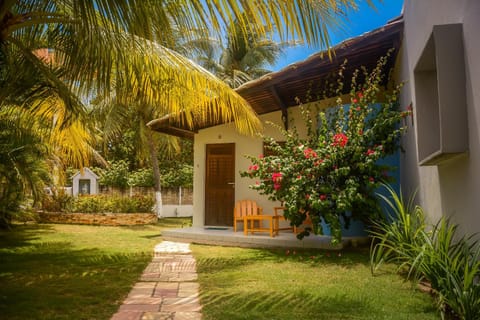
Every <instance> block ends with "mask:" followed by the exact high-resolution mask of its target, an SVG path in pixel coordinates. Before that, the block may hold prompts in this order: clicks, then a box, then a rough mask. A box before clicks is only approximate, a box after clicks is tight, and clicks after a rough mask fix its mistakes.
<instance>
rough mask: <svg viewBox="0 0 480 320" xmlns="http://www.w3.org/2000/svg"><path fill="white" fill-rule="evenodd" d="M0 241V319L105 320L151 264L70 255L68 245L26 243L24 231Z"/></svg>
mask: <svg viewBox="0 0 480 320" xmlns="http://www.w3.org/2000/svg"><path fill="white" fill-rule="evenodd" d="M38 227H39V226H35V228H36V229H35V230H37V231H38V230H40V232H44V231H45V232H49V231H50V229H49V228H48V227H47V228H42V227H40V228H38ZM36 233H37V232H36ZM6 238H7V239H0V244H1V249H0V259H1V263H0V283H1V284H2V285H1V286H0V314H1V315H2V316H1V318H2V319H108V318H110V317H111V315H112V314H113V313H115V312H116V310H117V309H118V305H119V304H120V303H121V301H122V300H123V299H124V297H125V296H126V295H127V294H128V292H129V290H130V288H131V285H132V284H133V283H134V282H135V281H136V280H137V279H138V278H139V276H140V274H141V272H142V271H143V270H144V268H145V267H146V265H147V264H148V262H149V261H150V260H151V255H150V254H121V253H120V254H118V253H115V254H112V253H109V252H105V251H102V250H99V249H82V250H75V249H74V248H73V246H72V243H71V242H68V241H52V242H43V243H28V242H29V241H30V240H32V239H35V236H34V234H33V231H32V230H30V229H28V228H25V229H23V230H22V231H21V232H18V233H17V232H16V233H15V234H10V235H7V236H6ZM4 240H7V241H4ZM5 243H7V244H9V246H8V247H6V246H5V245H4V244H5ZM22 246H23V248H22Z"/></svg>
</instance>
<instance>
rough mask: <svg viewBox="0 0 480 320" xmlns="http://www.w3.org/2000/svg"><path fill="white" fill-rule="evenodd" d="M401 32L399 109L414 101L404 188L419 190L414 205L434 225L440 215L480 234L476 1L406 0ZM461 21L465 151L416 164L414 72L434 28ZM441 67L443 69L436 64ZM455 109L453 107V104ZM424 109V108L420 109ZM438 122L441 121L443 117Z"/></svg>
mask: <svg viewBox="0 0 480 320" xmlns="http://www.w3.org/2000/svg"><path fill="white" fill-rule="evenodd" d="M404 19H405V32H404V39H403V43H402V50H401V52H400V55H399V57H398V61H397V66H398V69H397V70H396V77H397V79H398V80H406V81H407V83H406V85H405V87H404V90H403V92H402V94H401V104H402V106H403V107H405V106H407V105H408V104H410V102H412V103H413V109H414V117H413V121H412V119H408V122H409V132H408V134H407V135H406V136H405V138H404V139H403V146H404V148H405V149H406V153H405V154H403V155H402V161H401V170H402V188H403V190H404V192H405V193H411V192H413V191H414V190H416V189H418V202H419V203H420V204H421V205H422V206H423V207H424V209H425V210H426V211H427V213H428V215H429V217H430V219H431V221H432V222H436V220H438V218H439V217H441V216H442V215H445V216H449V217H452V219H453V220H454V221H455V222H457V223H459V224H460V227H461V230H462V231H463V232H466V233H474V232H479V231H480V131H479V126H480V59H479V58H480V34H479V32H480V1H478V0H456V1H452V0H421V1H419V0H406V1H405V4H404ZM455 23H460V24H462V27H463V46H464V56H463V58H464V61H465V99H466V113H467V120H466V121H465V122H466V123H465V124H464V125H465V126H466V127H467V128H468V129H467V133H468V142H467V143H468V144H467V145H468V152H467V153H465V154H464V155H462V156H460V157H457V158H453V159H451V160H447V161H443V162H441V163H440V164H439V165H434V166H419V165H418V162H419V159H418V144H417V142H418V140H419V137H418V132H419V131H420V132H421V131H422V130H419V126H420V125H422V124H421V123H419V122H418V121H417V120H418V117H417V115H418V114H419V113H421V112H422V110H425V109H422V104H421V103H419V102H420V101H417V99H416V96H415V85H416V84H415V79H414V69H415V66H416V64H417V63H418V60H419V58H420V56H421V54H422V51H423V49H424V47H425V44H426V43H427V40H428V39H429V37H430V35H431V33H432V29H433V26H434V25H445V24H455ZM439 67H440V68H442V66H439ZM452 107H455V106H452ZM423 108H425V106H423ZM442 121H445V118H443V120H442Z"/></svg>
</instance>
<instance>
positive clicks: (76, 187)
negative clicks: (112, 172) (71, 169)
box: [72, 168, 98, 197]
mask: <svg viewBox="0 0 480 320" xmlns="http://www.w3.org/2000/svg"><path fill="white" fill-rule="evenodd" d="M72 182H73V183H72V185H73V196H74V197H76V196H78V195H89V194H97V193H98V176H97V175H96V174H95V173H94V172H93V171H92V170H90V169H89V168H83V173H82V171H78V172H77V173H76V174H74V175H73V176H72Z"/></svg>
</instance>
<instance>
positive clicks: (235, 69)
mask: <svg viewBox="0 0 480 320" xmlns="http://www.w3.org/2000/svg"><path fill="white" fill-rule="evenodd" d="M270 33H273V30H270ZM226 34H227V43H226V45H225V46H224V45H222V44H221V43H219V42H216V41H214V40H210V42H208V41H205V42H204V43H202V45H203V47H201V48H199V49H200V50H199V51H200V52H201V53H200V54H198V55H197V56H196V57H195V59H196V60H197V61H198V62H199V63H200V65H202V66H203V67H205V68H206V69H207V70H210V71H211V72H212V73H213V74H215V75H216V76H218V77H219V78H220V79H222V80H223V81H225V82H226V83H227V84H228V85H229V86H230V87H232V88H237V87H239V86H241V85H242V84H243V83H245V82H248V81H250V80H253V79H256V78H258V77H260V76H263V75H265V74H267V73H269V72H271V70H268V69H267V68H266V67H268V66H269V65H270V66H271V65H273V64H274V63H275V62H277V61H278V58H279V57H280V55H281V54H282V53H283V48H284V47H286V46H287V45H289V43H281V42H276V41H274V40H272V39H269V38H267V37H265V36H262V35H260V34H258V33H255V32H253V31H252V30H246V29H245V28H243V27H242V26H241V25H240V24H238V23H237V22H235V23H232V24H230V25H229V26H228V27H227V30H226ZM202 49H203V50H202Z"/></svg>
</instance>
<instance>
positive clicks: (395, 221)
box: [370, 184, 426, 273]
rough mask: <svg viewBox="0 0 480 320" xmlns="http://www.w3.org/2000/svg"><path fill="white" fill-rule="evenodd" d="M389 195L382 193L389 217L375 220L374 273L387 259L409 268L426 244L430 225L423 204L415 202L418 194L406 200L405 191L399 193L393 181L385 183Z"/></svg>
mask: <svg viewBox="0 0 480 320" xmlns="http://www.w3.org/2000/svg"><path fill="white" fill-rule="evenodd" d="M382 187H383V188H385V189H386V190H387V193H388V196H385V195H383V194H379V196H380V197H381V198H382V199H383V201H384V202H385V203H386V204H387V212H388V215H387V216H386V217H385V219H380V220H377V221H372V227H371V228H370V235H371V236H372V244H371V248H370V266H371V268H372V273H374V272H375V271H377V270H378V269H379V268H380V266H381V265H382V264H383V263H395V264H397V265H398V266H399V270H409V269H410V268H411V267H412V265H413V263H414V261H415V258H416V257H417V256H418V254H419V248H421V246H422V241H423V240H424V239H423V235H424V232H425V228H426V222H425V214H424V212H423V209H422V207H420V206H418V205H415V204H414V201H415V195H412V196H411V197H410V199H409V200H408V201H407V202H405V200H404V198H403V195H402V194H401V193H400V194H397V193H396V192H395V190H394V189H393V188H392V187H390V186H389V185H386V184H384V185H383V186H382Z"/></svg>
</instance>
